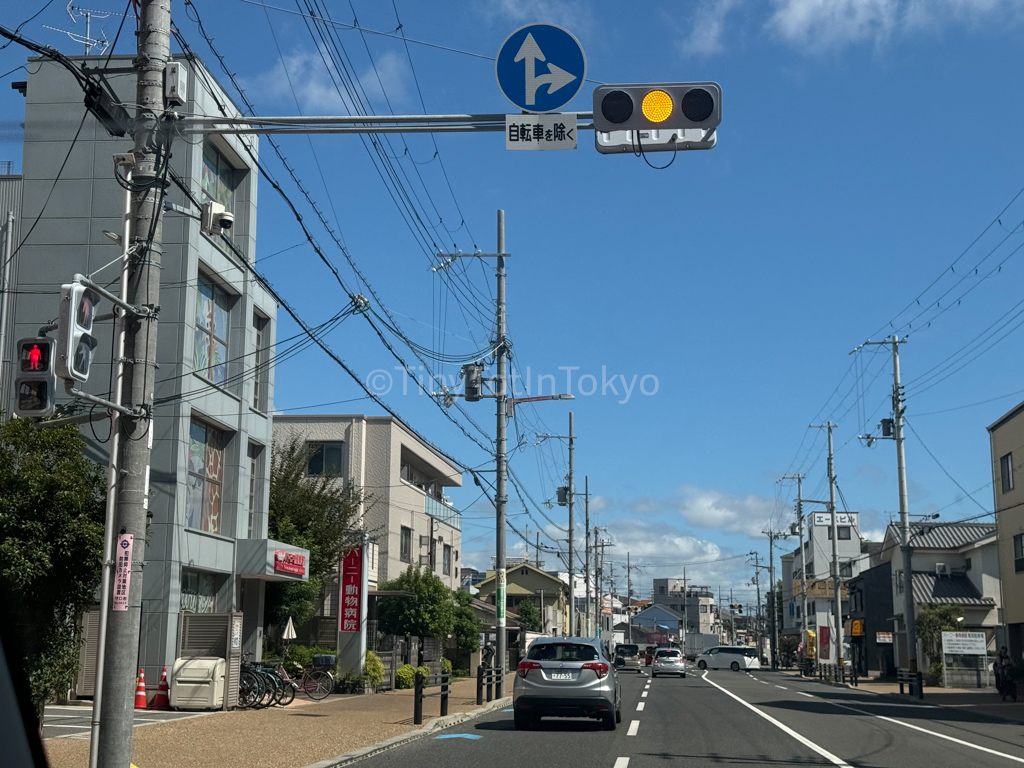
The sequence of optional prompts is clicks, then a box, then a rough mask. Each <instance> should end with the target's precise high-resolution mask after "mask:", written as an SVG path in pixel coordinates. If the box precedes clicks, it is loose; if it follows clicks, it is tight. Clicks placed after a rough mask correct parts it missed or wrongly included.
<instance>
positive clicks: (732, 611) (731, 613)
mask: <svg viewBox="0 0 1024 768" xmlns="http://www.w3.org/2000/svg"><path fill="white" fill-rule="evenodd" d="M733 605H734V603H733V601H732V587H729V619H730V621H731V622H732V629H731V630H730V636H729V644H730V645H736V609H735V608H733Z"/></svg>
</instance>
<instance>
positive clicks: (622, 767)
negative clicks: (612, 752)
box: [612, 757, 629, 768]
mask: <svg viewBox="0 0 1024 768" xmlns="http://www.w3.org/2000/svg"><path fill="white" fill-rule="evenodd" d="M628 765H629V758H628V757H617V758H615V765H614V766H612V768H626V767H627V766H628Z"/></svg>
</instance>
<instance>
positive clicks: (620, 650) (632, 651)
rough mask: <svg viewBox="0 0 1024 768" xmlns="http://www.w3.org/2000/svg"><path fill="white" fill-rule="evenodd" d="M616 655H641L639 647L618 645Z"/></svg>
mask: <svg viewBox="0 0 1024 768" xmlns="http://www.w3.org/2000/svg"><path fill="white" fill-rule="evenodd" d="M615 653H617V654H618V655H619V656H636V655H638V654H639V653H640V646H639V645H617V646H615Z"/></svg>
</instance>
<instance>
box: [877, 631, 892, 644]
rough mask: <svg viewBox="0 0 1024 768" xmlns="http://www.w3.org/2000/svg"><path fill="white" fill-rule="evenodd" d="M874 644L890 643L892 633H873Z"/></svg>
mask: <svg viewBox="0 0 1024 768" xmlns="http://www.w3.org/2000/svg"><path fill="white" fill-rule="evenodd" d="M875 642H876V643H891V642H892V632H875Z"/></svg>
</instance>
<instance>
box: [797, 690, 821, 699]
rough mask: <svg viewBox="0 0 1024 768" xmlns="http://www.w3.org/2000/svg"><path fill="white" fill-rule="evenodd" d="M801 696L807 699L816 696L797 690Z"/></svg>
mask: <svg viewBox="0 0 1024 768" xmlns="http://www.w3.org/2000/svg"><path fill="white" fill-rule="evenodd" d="M797 693H799V694H800V695H801V696H806V697H807V698H808V699H813V698H816V697H815V695H814V694H813V693H804V692H803V691H797Z"/></svg>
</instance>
